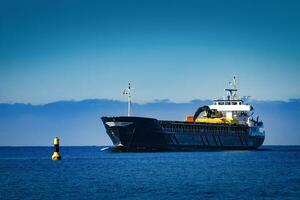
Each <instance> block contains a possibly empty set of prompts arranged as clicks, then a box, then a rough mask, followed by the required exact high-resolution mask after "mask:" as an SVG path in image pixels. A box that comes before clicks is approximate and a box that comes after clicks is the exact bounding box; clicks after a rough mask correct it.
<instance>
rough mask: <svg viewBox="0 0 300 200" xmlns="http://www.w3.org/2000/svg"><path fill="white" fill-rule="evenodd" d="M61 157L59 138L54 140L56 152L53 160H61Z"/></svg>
mask: <svg viewBox="0 0 300 200" xmlns="http://www.w3.org/2000/svg"><path fill="white" fill-rule="evenodd" d="M60 159H61V156H60V154H59V139H58V137H55V138H54V152H53V155H52V160H60Z"/></svg>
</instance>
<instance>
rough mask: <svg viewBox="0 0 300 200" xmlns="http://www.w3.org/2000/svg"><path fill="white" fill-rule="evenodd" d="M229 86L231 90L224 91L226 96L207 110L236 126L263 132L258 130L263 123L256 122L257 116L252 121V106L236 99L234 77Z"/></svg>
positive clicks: (215, 101)
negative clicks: (232, 121) (232, 122)
mask: <svg viewBox="0 0 300 200" xmlns="http://www.w3.org/2000/svg"><path fill="white" fill-rule="evenodd" d="M230 85H231V86H232V87H231V88H229V89H225V91H226V92H227V94H226V96H225V97H224V98H223V99H218V100H214V102H213V104H212V105H210V106H209V108H210V109H211V110H212V111H214V113H215V114H216V115H219V116H221V117H224V118H227V119H233V120H235V121H236V122H237V123H238V124H244V125H248V126H249V127H253V128H254V129H257V131H259V132H261V133H263V132H264V131H262V130H259V129H260V128H262V127H263V122H262V121H259V120H258V116H257V118H256V120H255V119H253V115H254V111H253V110H254V109H253V107H252V105H250V104H248V103H245V102H244V101H243V100H241V99H239V98H238V96H237V91H238V90H237V84H236V78H235V77H233V82H232V83H230Z"/></svg>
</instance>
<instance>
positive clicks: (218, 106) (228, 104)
mask: <svg viewBox="0 0 300 200" xmlns="http://www.w3.org/2000/svg"><path fill="white" fill-rule="evenodd" d="M209 108H210V109H215V110H217V111H221V112H230V111H231V112H232V111H240V112H249V111H251V105H248V104H244V102H243V100H214V102H213V104H212V105H210V106H209Z"/></svg>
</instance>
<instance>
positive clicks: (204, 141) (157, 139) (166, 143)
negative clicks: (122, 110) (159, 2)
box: [102, 117, 265, 151]
mask: <svg viewBox="0 0 300 200" xmlns="http://www.w3.org/2000/svg"><path fill="white" fill-rule="evenodd" d="M102 121H103V124H104V126H105V129H106V132H107V134H108V135H109V137H110V138H111V140H112V142H113V144H114V146H115V147H114V150H116V151H196V150H204V151H211V150H250V149H257V148H258V147H260V146H261V145H262V143H263V142H264V138H265V137H264V136H261V135H253V134H250V133H251V132H252V131H253V130H251V128H250V127H248V126H243V125H225V124H205V123H193V122H183V121H163V120H157V119H153V118H144V117H102Z"/></svg>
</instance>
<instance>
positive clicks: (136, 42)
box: [0, 0, 300, 103]
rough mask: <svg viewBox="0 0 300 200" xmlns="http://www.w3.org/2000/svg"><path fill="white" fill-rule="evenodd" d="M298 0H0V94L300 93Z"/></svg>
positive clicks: (174, 96)
mask: <svg viewBox="0 0 300 200" xmlns="http://www.w3.org/2000/svg"><path fill="white" fill-rule="evenodd" d="M299 10H300V3H299V1H291V0H288V1H276V0H270V1H255V0H251V1H250V0H249V1H248V0H245V1H238V0H235V1H232V0H229V1H225V0H224V1H221V0H219V1H217V0H212V1H201V0H197V1H191V0H185V1H183V0H182V1H179V0H177V1H175V0H173V1H171V0H169V1H166V0H160V1H158V0H152V1H149V0H148V1H143V0H136V1H132V0H128V1H121V0H109V1H108V0H107V1H74V0H72V1H64V0H62V1H53V0H51V1H46V0H45V1H38V0H35V1H34V0H28V1H21V0H15V1H14V0H12V1H0V80H1V82H0V102H30V103H47V102H51V101H57V100H69V99H75V100H80V99H87V98H108V99H121V100H122V99H124V100H125V97H124V96H122V93H121V91H122V89H123V88H124V87H126V85H127V82H128V80H129V79H130V80H131V81H132V82H133V85H134V88H135V95H134V100H135V101H137V102H148V101H152V100H154V99H171V100H172V101H176V102H182V101H189V100H192V99H211V98H217V97H220V96H222V95H223V89H224V87H225V86H226V85H225V84H226V83H227V82H228V81H229V79H230V78H231V77H232V76H233V75H237V76H238V77H239V83H240V90H241V94H242V95H251V96H252V97H253V98H254V99H261V100H286V99H289V98H299V97H300V87H299V85H300V79H299V75H300V66H299V64H300V37H299V35H300V12H299Z"/></svg>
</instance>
